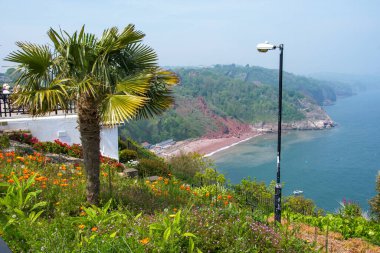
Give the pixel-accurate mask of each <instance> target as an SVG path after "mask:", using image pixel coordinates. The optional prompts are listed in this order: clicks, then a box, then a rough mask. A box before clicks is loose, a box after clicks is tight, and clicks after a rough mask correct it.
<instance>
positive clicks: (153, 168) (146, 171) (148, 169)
mask: <svg viewBox="0 0 380 253" xmlns="http://www.w3.org/2000/svg"><path fill="white" fill-rule="evenodd" d="M136 169H137V170H138V172H139V176H142V177H147V176H167V175H168V174H169V173H170V170H169V166H168V164H167V163H165V162H164V161H161V160H151V159H141V160H140V161H139V163H138V164H137V166H136Z"/></svg>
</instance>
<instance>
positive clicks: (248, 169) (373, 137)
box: [211, 90, 380, 211]
mask: <svg viewBox="0 0 380 253" xmlns="http://www.w3.org/2000/svg"><path fill="white" fill-rule="evenodd" d="M325 109H326V111H327V112H328V114H329V115H330V116H331V117H332V119H333V120H334V121H335V122H337V123H338V124H339V125H338V126H337V127H335V128H333V129H330V130H323V131H291V132H289V133H287V134H284V135H283V143H282V159H281V181H283V182H284V183H285V185H284V189H283V192H284V194H285V195H290V194H291V193H292V192H293V191H294V190H303V191H304V195H305V197H307V198H311V199H313V200H314V201H315V202H316V204H317V205H318V206H319V207H321V208H324V209H325V210H328V211H334V210H336V208H338V206H339V203H338V202H339V201H341V200H342V199H343V198H345V199H347V200H352V201H355V202H357V203H359V204H360V205H361V206H362V207H363V208H364V209H365V210H368V208H369V207H368V200H369V199H370V198H372V197H373V196H374V195H375V194H376V191H375V182H376V175H377V173H378V171H379V170H380V90H374V91H367V92H362V93H359V94H358V95H355V96H352V97H348V98H344V99H340V100H339V101H338V102H337V103H336V104H335V105H333V106H328V107H326V108H325ZM276 138H277V137H276V135H267V136H261V137H259V138H255V139H252V140H249V141H247V142H244V143H241V144H239V145H236V146H234V147H231V148H230V149H227V150H225V151H221V152H218V153H216V154H214V155H213V156H212V157H211V158H212V159H214V160H215V161H216V165H217V168H218V170H219V171H220V172H222V173H224V174H226V175H227V178H228V179H230V180H231V182H232V183H238V182H240V180H241V179H242V178H245V177H248V176H250V177H251V178H256V179H257V180H258V181H265V182H266V183H269V182H270V181H271V180H275V177H276V160H275V155H276V145H277V143H276V140H277V139H276Z"/></svg>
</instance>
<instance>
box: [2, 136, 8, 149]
mask: <svg viewBox="0 0 380 253" xmlns="http://www.w3.org/2000/svg"><path fill="white" fill-rule="evenodd" d="M9 146H10V144H9V136H8V135H5V134H2V135H0V148H1V149H3V148H9Z"/></svg>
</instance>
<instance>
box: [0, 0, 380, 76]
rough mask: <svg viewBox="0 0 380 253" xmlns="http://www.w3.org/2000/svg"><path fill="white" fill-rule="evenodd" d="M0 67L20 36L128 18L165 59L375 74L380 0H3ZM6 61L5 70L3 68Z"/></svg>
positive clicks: (379, 55)
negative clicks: (267, 45) (270, 47)
mask: <svg viewBox="0 0 380 253" xmlns="http://www.w3.org/2000/svg"><path fill="white" fill-rule="evenodd" d="M0 10H1V12H0V17H1V26H0V45H1V46H0V58H1V61H0V66H9V65H12V63H8V62H5V61H3V59H4V57H5V56H6V55H8V54H9V53H10V52H11V51H12V50H15V49H16V47H15V45H14V44H15V42H16V41H29V42H35V43H46V42H48V38H47V35H46V31H47V30H48V29H49V27H53V28H57V29H58V28H59V27H61V28H62V29H64V30H67V31H70V32H72V31H74V30H78V29H80V27H81V26H82V24H85V25H86V28H87V29H86V30H87V32H93V33H95V34H98V35H99V34H101V32H102V31H103V29H105V28H108V27H111V26H118V27H119V28H122V27H124V26H126V25H127V24H129V23H133V24H135V25H136V28H137V29H139V30H141V31H143V32H144V33H145V34H146V38H145V40H144V42H145V43H146V44H148V45H150V46H151V47H153V48H154V49H155V50H156V52H157V53H158V56H159V62H160V65H170V66H178V65H180V66H189V65H191V66H198V65H213V64H218V63H220V64H231V63H235V64H241V65H245V64H250V65H257V66H263V67H269V68H277V66H278V52H273V51H272V52H268V53H267V54H260V53H258V52H257V51H256V49H255V47H256V45H257V43H260V42H263V41H266V40H267V41H270V42H272V43H275V44H277V43H283V44H284V45H285V49H284V69H285V70H286V71H289V72H293V73H296V74H309V73H315V72H339V73H352V74H378V73H379V70H380V16H379V15H380V1H378V0H372V1H371V0H361V1H358V0H318V1H317V0H313V1H312V0H310V1H309V0H286V1H285V0H278V1H275V0H235V1H232V0H177V1H174V0H107V1H106V0H101V1H100V0H83V1H80V0H56V1H53V0H52V1H47V0H46V1H43V0H25V1H20V0H12V1H10V0H0ZM4 70H5V67H2V68H1V69H0V71H4Z"/></svg>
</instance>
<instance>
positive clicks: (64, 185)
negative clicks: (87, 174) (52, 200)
mask: <svg viewBox="0 0 380 253" xmlns="http://www.w3.org/2000/svg"><path fill="white" fill-rule="evenodd" d="M59 186H62V187H66V186H69V184H60V185H59Z"/></svg>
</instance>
